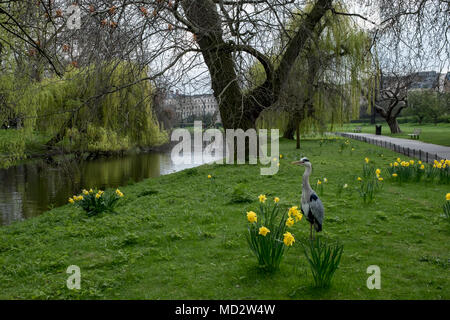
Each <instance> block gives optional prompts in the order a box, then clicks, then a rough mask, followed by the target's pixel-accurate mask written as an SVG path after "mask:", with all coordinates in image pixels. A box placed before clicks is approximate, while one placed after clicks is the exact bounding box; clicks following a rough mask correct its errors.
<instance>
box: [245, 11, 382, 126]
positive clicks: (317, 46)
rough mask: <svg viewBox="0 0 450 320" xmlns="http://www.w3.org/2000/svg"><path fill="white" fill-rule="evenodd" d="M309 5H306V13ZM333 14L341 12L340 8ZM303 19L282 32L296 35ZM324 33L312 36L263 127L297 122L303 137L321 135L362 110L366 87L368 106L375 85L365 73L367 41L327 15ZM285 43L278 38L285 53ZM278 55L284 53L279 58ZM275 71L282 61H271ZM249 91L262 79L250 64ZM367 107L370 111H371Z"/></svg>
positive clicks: (260, 121) (338, 17)
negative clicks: (330, 126)
mask: <svg viewBox="0 0 450 320" xmlns="http://www.w3.org/2000/svg"><path fill="white" fill-rule="evenodd" d="M311 7H312V6H311V5H308V7H307V8H305V11H308V10H309V9H310V8H311ZM335 9H336V10H337V11H341V12H345V11H346V9H345V8H344V7H342V5H340V4H336V5H335ZM303 17H304V15H298V16H297V17H296V18H295V20H292V21H291V22H290V23H289V24H288V25H287V27H286V30H287V32H288V33H294V32H296V30H298V27H299V25H300V24H301V23H302V20H303ZM323 24H324V25H323V30H321V32H320V34H319V33H318V32H319V30H316V31H317V32H316V34H314V35H312V40H311V41H310V43H313V44H314V45H310V46H309V47H308V49H307V50H304V51H303V53H302V54H300V56H299V57H298V58H297V60H296V62H295V64H294V65H292V71H291V73H290V77H289V79H288V81H287V83H286V85H285V86H284V88H283V91H282V93H281V96H280V99H279V101H278V103H277V105H276V106H275V108H277V109H281V110H283V111H284V112H279V111H278V110H276V111H274V110H270V109H269V110H266V111H264V112H262V113H261V115H260V117H259V118H258V122H257V125H258V127H261V128H271V127H277V128H284V129H285V128H287V126H288V124H289V122H290V121H291V120H292V119H293V118H294V117H295V118H296V121H297V120H298V121H300V130H301V133H309V132H311V131H313V130H314V131H316V132H324V131H325V130H326V124H329V123H331V124H332V125H333V124H336V123H340V124H342V123H343V122H344V121H348V120H349V119H350V118H356V117H358V115H359V111H360V98H361V92H362V90H361V89H362V88H363V87H364V88H369V89H370V90H366V92H367V98H368V99H367V100H368V101H371V99H370V96H371V95H372V93H373V90H372V87H373V86H374V85H375V82H374V81H373V80H370V79H368V77H367V74H368V71H369V70H370V68H371V57H370V53H369V52H368V48H369V46H370V37H369V36H368V34H367V33H365V32H364V31H363V30H361V29H360V28H359V27H358V25H356V24H355V23H354V22H353V21H352V19H351V18H350V17H347V16H342V15H335V14H333V13H332V12H331V11H329V12H328V13H327V14H326V16H325V17H324V18H323ZM287 41H288V39H287V38H286V37H285V36H282V37H281V39H280V42H281V44H280V48H285V44H286V43H287ZM278 54H279V55H280V56H282V54H283V52H279V53H278ZM271 60H272V61H273V64H274V65H275V67H276V66H277V64H278V62H279V60H280V57H278V56H274V57H271ZM249 78H250V79H251V80H250V83H251V84H252V86H256V85H259V84H261V83H262V82H263V81H264V80H265V72H264V68H263V67H262V65H261V64H260V63H257V64H255V65H253V66H252V67H251V69H250V75H249ZM369 107H370V106H369Z"/></svg>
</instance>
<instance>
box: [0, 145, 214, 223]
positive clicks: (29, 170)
mask: <svg viewBox="0 0 450 320" xmlns="http://www.w3.org/2000/svg"><path fill="white" fill-rule="evenodd" d="M215 159H217V157H206V158H204V159H203V162H204V163H208V162H212V161H214V160H215ZM197 165H198V164H194V163H193V164H177V165H175V164H174V163H173V162H172V161H171V158H170V153H147V154H137V155H127V156H124V157H113V158H106V159H97V160H92V161H86V162H84V163H82V164H79V165H70V164H68V163H62V164H60V165H57V166H56V165H49V164H47V163H45V162H44V161H43V160H39V161H33V162H29V163H26V164H22V165H18V166H15V167H11V168H9V169H6V170H0V225H7V224H10V223H12V222H14V221H17V220H23V219H27V218H30V217H34V216H37V215H39V214H41V213H43V212H45V211H46V210H48V209H49V207H51V206H54V207H57V206H61V205H64V204H66V203H67V199H68V198H69V197H70V196H71V195H73V194H75V193H79V192H80V190H82V189H83V188H86V189H87V188H91V187H97V188H101V189H106V188H108V187H113V188H115V187H117V186H123V185H126V184H127V183H128V182H130V181H135V182H138V181H141V180H143V179H146V178H151V177H157V176H159V175H164V174H169V173H172V172H176V171H180V170H183V169H186V168H190V167H194V166H197ZM74 168H76V170H72V169H74ZM69 171H70V172H71V174H68V172H69Z"/></svg>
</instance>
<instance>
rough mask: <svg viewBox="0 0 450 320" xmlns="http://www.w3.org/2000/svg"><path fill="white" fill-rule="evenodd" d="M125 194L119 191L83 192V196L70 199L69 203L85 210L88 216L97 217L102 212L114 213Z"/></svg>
mask: <svg viewBox="0 0 450 320" xmlns="http://www.w3.org/2000/svg"><path fill="white" fill-rule="evenodd" d="M122 197H123V193H122V192H121V191H120V190H119V189H117V190H116V191H115V192H104V191H102V190H98V191H97V190H96V191H94V190H92V189H91V190H89V191H87V190H83V192H82V194H81V195H75V196H73V197H72V198H69V202H70V203H72V204H74V205H75V206H77V207H80V208H81V209H83V210H84V211H85V212H86V213H87V214H88V216H95V215H98V214H100V213H102V212H113V213H114V208H115V206H116V204H117V202H118V201H119V199H120V198H122Z"/></svg>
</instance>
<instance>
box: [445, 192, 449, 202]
mask: <svg viewBox="0 0 450 320" xmlns="http://www.w3.org/2000/svg"><path fill="white" fill-rule="evenodd" d="M445 199H446V200H447V201H450V193H447V194H446V195H445Z"/></svg>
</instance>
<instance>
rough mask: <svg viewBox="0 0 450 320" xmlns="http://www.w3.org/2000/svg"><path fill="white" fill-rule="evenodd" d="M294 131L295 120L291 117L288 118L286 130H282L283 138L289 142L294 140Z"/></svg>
mask: <svg viewBox="0 0 450 320" xmlns="http://www.w3.org/2000/svg"><path fill="white" fill-rule="evenodd" d="M295 129H296V123H295V119H294V117H293V116H291V117H290V118H289V121H288V124H287V126H286V128H285V129H284V132H283V138H285V139H289V140H294V133H295Z"/></svg>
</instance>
